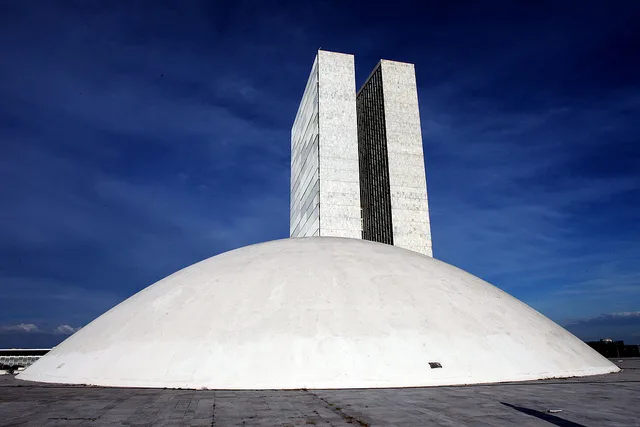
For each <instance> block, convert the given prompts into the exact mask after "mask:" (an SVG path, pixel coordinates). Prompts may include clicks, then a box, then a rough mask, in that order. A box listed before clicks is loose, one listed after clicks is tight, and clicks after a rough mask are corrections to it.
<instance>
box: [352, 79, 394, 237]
mask: <svg viewBox="0 0 640 427" xmlns="http://www.w3.org/2000/svg"><path fill="white" fill-rule="evenodd" d="M381 73H382V71H381V69H380V68H378V69H377V70H376V71H375V72H374V73H373V74H372V75H371V77H370V78H369V80H368V81H367V82H366V83H365V85H364V86H363V88H362V89H361V90H360V92H359V93H358V95H357V100H356V103H357V119H358V155H359V165H360V203H361V210H362V225H363V226H362V238H363V239H365V240H373V241H376V242H382V243H388V244H393V228H392V218H391V195H390V190H389V161H388V156H387V141H386V132H385V125H386V124H385V117H384V98H383V92H382V74H381Z"/></svg>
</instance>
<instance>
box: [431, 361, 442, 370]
mask: <svg viewBox="0 0 640 427" xmlns="http://www.w3.org/2000/svg"><path fill="white" fill-rule="evenodd" d="M429 366H431V369H435V368H442V365H441V364H440V362H429Z"/></svg>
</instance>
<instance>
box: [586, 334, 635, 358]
mask: <svg viewBox="0 0 640 427" xmlns="http://www.w3.org/2000/svg"><path fill="white" fill-rule="evenodd" d="M587 344H588V345H589V347H591V348H592V349H594V350H595V351H597V352H598V353H600V354H601V355H603V356H604V357H608V358H614V357H640V345H638V344H627V345H625V343H624V341H614V340H612V339H611V338H603V339H601V340H598V341H589V342H587Z"/></svg>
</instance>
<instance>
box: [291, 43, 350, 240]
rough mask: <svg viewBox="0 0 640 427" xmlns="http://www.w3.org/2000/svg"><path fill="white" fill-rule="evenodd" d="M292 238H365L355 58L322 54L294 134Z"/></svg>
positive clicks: (308, 85) (300, 109) (302, 102)
mask: <svg viewBox="0 0 640 427" xmlns="http://www.w3.org/2000/svg"><path fill="white" fill-rule="evenodd" d="M290 208H291V209H290V236H291V237H308V236H318V235H319V236H337V237H351V238H357V239H360V238H362V224H361V220H360V177H359V172H358V124H357V117H356V92H355V69H354V59H353V55H347V54H343V53H334V52H327V51H322V50H321V51H318V55H317V56H316V60H315V61H314V64H313V68H312V70H311V75H310V76H309V80H308V82H307V87H306V89H305V92H304V95H303V97H302V101H301V103H300V107H299V110H298V114H297V116H296V120H295V122H294V125H293V128H292V131H291V205H290Z"/></svg>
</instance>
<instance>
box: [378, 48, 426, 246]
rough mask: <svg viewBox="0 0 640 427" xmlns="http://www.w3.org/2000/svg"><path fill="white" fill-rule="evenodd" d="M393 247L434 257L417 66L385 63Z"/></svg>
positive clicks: (384, 86) (382, 63)
mask: <svg viewBox="0 0 640 427" xmlns="http://www.w3.org/2000/svg"><path fill="white" fill-rule="evenodd" d="M380 65H381V67H382V86H383V92H384V109H385V122H386V131H387V152H388V157H389V187H390V192H391V217H392V221H393V244H394V246H399V247H401V248H405V249H410V250H412V251H415V252H419V253H422V254H425V255H429V256H433V251H432V245H431V226H430V221H429V203H428V200H427V181H426V175H425V166H424V154H423V149H422V132H421V129H420V112H419V107H418V91H417V88H416V76H415V71H414V66H413V64H406V63H402V62H395V61H387V60H382V61H381V64H380Z"/></svg>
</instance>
